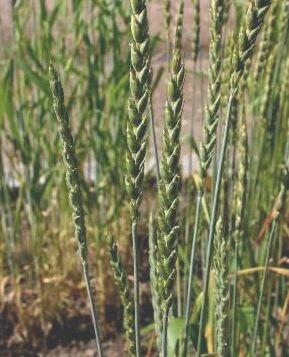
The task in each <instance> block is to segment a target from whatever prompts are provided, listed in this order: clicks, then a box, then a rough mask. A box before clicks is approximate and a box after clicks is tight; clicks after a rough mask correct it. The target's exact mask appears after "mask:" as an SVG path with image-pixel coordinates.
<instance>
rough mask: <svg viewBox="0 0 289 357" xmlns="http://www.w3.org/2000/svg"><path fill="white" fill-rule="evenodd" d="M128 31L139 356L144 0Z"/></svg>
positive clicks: (146, 59) (146, 61) (146, 81)
mask: <svg viewBox="0 0 289 357" xmlns="http://www.w3.org/2000/svg"><path fill="white" fill-rule="evenodd" d="M131 34H132V43H131V69H130V92H131V96H130V99H129V108H128V121H127V157H126V167H127V174H126V189H127V194H128V197H129V200H130V210H131V219H132V241H133V261H134V299H135V335H136V355H137V356H140V353H141V346H140V325H139V277H138V275H139V271H138V270H139V266H138V263H139V257H138V247H137V222H138V220H139V205H140V202H141V198H142V185H143V177H144V161H145V154H146V129H147V122H148V117H147V103H148V100H149V95H150V55H149V51H150V49H149V31H148V20H147V9H146V1H145V0H131Z"/></svg>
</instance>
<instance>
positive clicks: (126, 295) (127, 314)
mask: <svg viewBox="0 0 289 357" xmlns="http://www.w3.org/2000/svg"><path fill="white" fill-rule="evenodd" d="M108 248H109V255H110V259H109V261H110V265H111V267H112V269H113V273H114V279H115V283H116V285H117V288H118V292H119V295H120V299H121V303H122V306H123V322H124V328H125V334H126V340H127V343H128V346H129V354H130V356H135V350H136V346H135V329H134V317H133V316H134V307H133V300H132V297H131V294H130V292H129V284H128V281H127V278H126V275H125V270H124V268H123V264H122V262H121V257H120V254H119V251H118V247H117V244H116V241H115V239H114V238H113V237H111V236H108Z"/></svg>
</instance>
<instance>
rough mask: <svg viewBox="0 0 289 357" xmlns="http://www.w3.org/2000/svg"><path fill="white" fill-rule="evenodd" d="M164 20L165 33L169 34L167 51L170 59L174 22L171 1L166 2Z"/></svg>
mask: <svg viewBox="0 0 289 357" xmlns="http://www.w3.org/2000/svg"><path fill="white" fill-rule="evenodd" d="M163 5H164V18H165V31H166V34H167V51H168V57H169V58H170V56H171V21H172V15H171V7H172V4H171V0H164V4H163Z"/></svg>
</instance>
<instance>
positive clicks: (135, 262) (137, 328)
mask: <svg viewBox="0 0 289 357" xmlns="http://www.w3.org/2000/svg"><path fill="white" fill-rule="evenodd" d="M131 228H132V229H131V231H132V244H133V292H134V321H135V345H136V356H137V357H139V356H140V355H141V354H140V350H141V347H140V322H139V263H138V262H139V254H138V244H137V222H135V221H133V222H132V227H131Z"/></svg>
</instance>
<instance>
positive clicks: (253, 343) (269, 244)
mask: <svg viewBox="0 0 289 357" xmlns="http://www.w3.org/2000/svg"><path fill="white" fill-rule="evenodd" d="M276 224H277V220H276V219H275V220H274V221H273V223H272V227H271V231H270V235H269V240H268V245H267V249H266V260H265V270H264V274H263V277H262V282H261V288H260V295H259V301H258V307H257V314H256V320H255V328H254V333H253V338H252V350H251V356H252V357H254V356H255V350H256V342H257V334H258V327H259V320H260V314H261V308H262V302H263V296H264V288H265V283H266V278H267V268H268V265H269V259H270V253H271V246H272V242H273V237H274V233H275V229H276Z"/></svg>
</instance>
